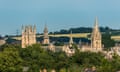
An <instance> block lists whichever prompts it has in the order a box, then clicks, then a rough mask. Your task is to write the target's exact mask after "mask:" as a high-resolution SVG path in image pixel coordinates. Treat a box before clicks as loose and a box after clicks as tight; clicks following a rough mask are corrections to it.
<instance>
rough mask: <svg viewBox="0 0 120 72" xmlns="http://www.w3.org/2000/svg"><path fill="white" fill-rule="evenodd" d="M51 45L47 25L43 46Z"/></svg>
mask: <svg viewBox="0 0 120 72" xmlns="http://www.w3.org/2000/svg"><path fill="white" fill-rule="evenodd" d="M49 43H50V41H49V36H48V28H47V26H46V25H45V28H44V40H43V44H49Z"/></svg>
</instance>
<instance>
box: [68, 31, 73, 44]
mask: <svg viewBox="0 0 120 72" xmlns="http://www.w3.org/2000/svg"><path fill="white" fill-rule="evenodd" d="M72 44H73V37H72V31H71V32H70V40H69V45H70V46H72Z"/></svg>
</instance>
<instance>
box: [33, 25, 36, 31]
mask: <svg viewBox="0 0 120 72" xmlns="http://www.w3.org/2000/svg"><path fill="white" fill-rule="evenodd" d="M33 31H34V32H36V25H35V24H34V26H33Z"/></svg>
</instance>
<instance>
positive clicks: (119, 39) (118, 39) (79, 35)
mask: <svg viewBox="0 0 120 72" xmlns="http://www.w3.org/2000/svg"><path fill="white" fill-rule="evenodd" d="M89 34H90V33H75V34H72V37H74V38H83V37H84V38H87V36H88V35H89ZM41 36H43V35H37V37H41ZM49 36H52V37H70V34H56V35H49ZM111 38H112V39H114V40H116V41H120V36H112V37H111ZM12 39H17V40H21V37H12Z"/></svg>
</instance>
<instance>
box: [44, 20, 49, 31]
mask: <svg viewBox="0 0 120 72" xmlns="http://www.w3.org/2000/svg"><path fill="white" fill-rule="evenodd" d="M44 32H46V33H47V32H48V28H47V24H46V22H45V28H44Z"/></svg>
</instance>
